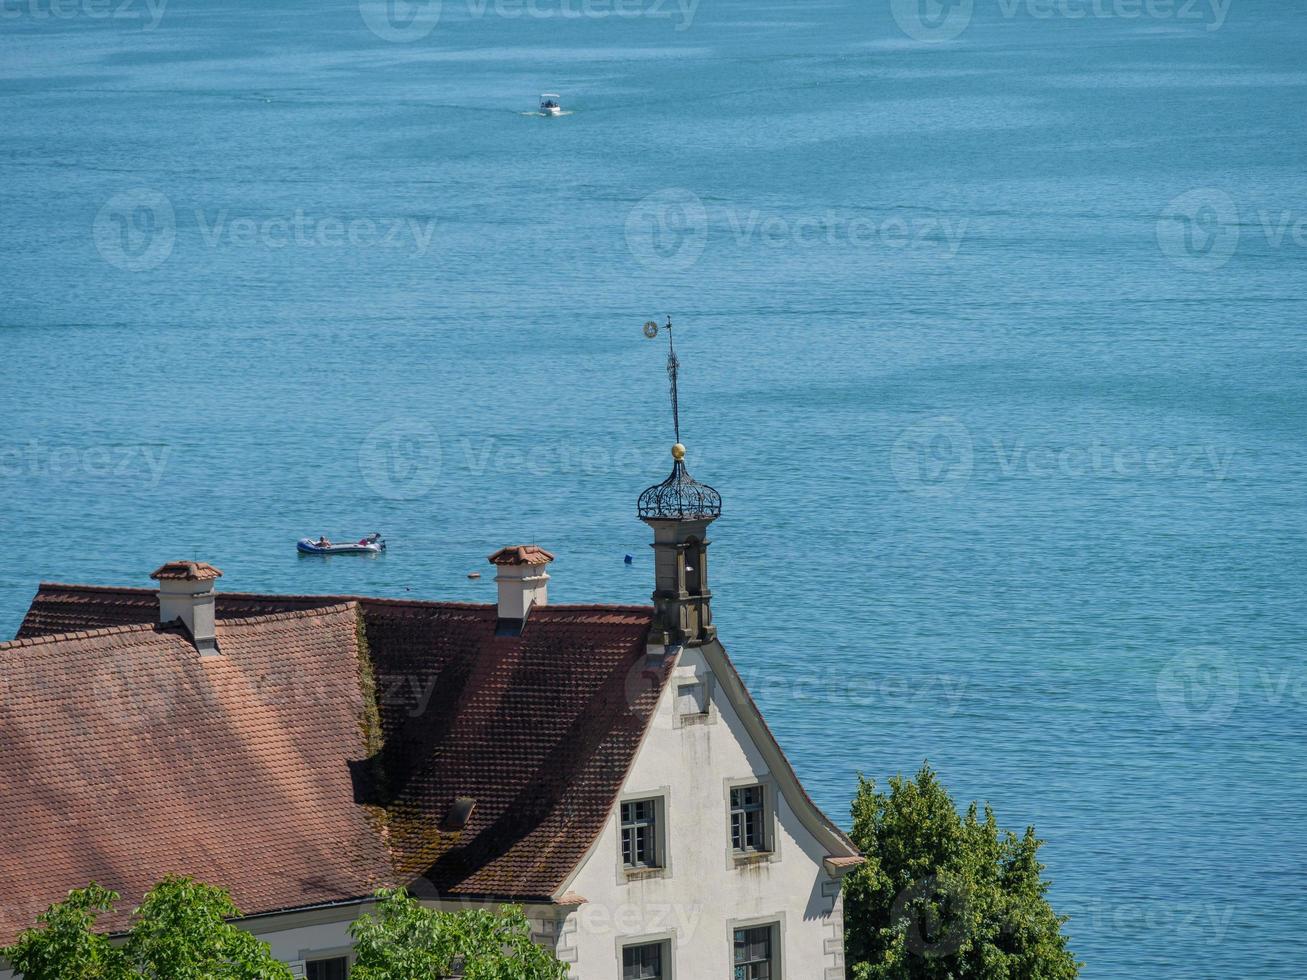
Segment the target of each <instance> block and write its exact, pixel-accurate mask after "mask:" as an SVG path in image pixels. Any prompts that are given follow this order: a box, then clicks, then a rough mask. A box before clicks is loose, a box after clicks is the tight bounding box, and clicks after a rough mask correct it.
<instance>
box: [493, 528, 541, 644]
mask: <svg viewBox="0 0 1307 980" xmlns="http://www.w3.org/2000/svg"><path fill="white" fill-rule="evenodd" d="M553 560H554V556H553V555H551V554H550V553H549V552H547V551H545V549H544V548H538V547H536V546H535V545H533V544H518V545H511V546H510V547H507V548H500V549H499V550H498V551H496V552H495V553H494V554H493V555H491V556H490V564H492V565H494V566H495V569H496V571H497V574H496V575H495V584H496V585H497V586H499V623H498V625H497V626H496V629H495V632H496V633H498V634H506V635H510V636H516V635H517V634H518V633H521V632H522V627H523V625H525V623H526V617H527V616H528V615H529V614H530V612H531V607H532V606H543V605H545V604H546V603H547V602H548V598H549V576H548V575H547V574H546V573H545V566H546V565H548V564H549V563H550V562H551V561H553Z"/></svg>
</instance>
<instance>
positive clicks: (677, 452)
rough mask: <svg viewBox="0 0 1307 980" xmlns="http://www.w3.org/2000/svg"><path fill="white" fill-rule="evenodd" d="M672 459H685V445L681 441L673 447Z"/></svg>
mask: <svg viewBox="0 0 1307 980" xmlns="http://www.w3.org/2000/svg"><path fill="white" fill-rule="evenodd" d="M672 459H678V460H679V459H685V447H684V446H682V445H681V444H680V443H679V442H678V443H677V444H676V445H675V446H673V447H672Z"/></svg>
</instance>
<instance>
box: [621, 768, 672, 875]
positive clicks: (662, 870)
mask: <svg viewBox="0 0 1307 980" xmlns="http://www.w3.org/2000/svg"><path fill="white" fill-rule="evenodd" d="M670 801H671V788H670V787H667V786H660V787H659V788H657V789H646V790H641V791H639V792H630V793H623V794H621V796H620V797H618V800H617V808H616V813H615V815H614V823H615V825H616V834H615V836H616V838H617V847H616V851H617V874H616V881H617V884H619V885H625V884H628V883H629V882H632V881H639V880H641V879H644V878H670V877H671V874H672V849H671V846H670V843H669V835H670V832H671V831H670V828H669V826H668V814H669V813H670V812H671V803H670ZM650 802H651V803H653V805H654V820H653V851H654V860H655V861H656V862H657V863H656V864H655V865H652V866H648V867H645V866H639V865H637V866H634V867H628V866H627V864H626V848H625V847H624V846H623V840H622V838H623V834H622V830H623V827H624V825H625V821H624V820H623V812H622V811H623V810H624V809H625V807H626V805H627V804H629V803H650Z"/></svg>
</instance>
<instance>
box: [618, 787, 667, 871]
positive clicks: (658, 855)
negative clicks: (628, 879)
mask: <svg viewBox="0 0 1307 980" xmlns="http://www.w3.org/2000/svg"><path fill="white" fill-rule="evenodd" d="M637 808H640V809H639V811H638V812H633V813H632V816H631V817H630V818H629V819H628V817H627V810H628V809H629V810H631V811H637ZM659 809H660V808H659V806H658V799H657V797H646V798H644V799H640V800H623V801H622V802H621V803H619V804H618V831H619V834H620V836H621V840H620V841H619V843H620V844H621V848H622V868H623V869H624V870H625V871H626V872H627V873H630V872H636V873H641V872H645V871H659V870H661V869H662V866H663V865H662V842H661V841H660V840H659V839H658V827H659V824H660V823H661V822H662V821H661V820H659V819H658V816H659V815H658V811H659ZM628 830H629V831H631V846H630V852H631V853H630V858H629V860H628V856H627V850H628V849H627V836H626V835H627V831H628ZM642 845H643V849H644V850H647V851H648V852H649V856H648V860H647V861H641V860H640V850H641V849H642Z"/></svg>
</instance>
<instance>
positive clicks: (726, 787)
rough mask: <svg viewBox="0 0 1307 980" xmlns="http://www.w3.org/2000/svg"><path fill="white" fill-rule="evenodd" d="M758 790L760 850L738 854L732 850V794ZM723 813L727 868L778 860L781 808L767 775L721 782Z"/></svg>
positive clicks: (737, 851) (771, 781)
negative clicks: (759, 797) (742, 790)
mask: <svg viewBox="0 0 1307 980" xmlns="http://www.w3.org/2000/svg"><path fill="white" fill-rule="evenodd" d="M751 787H761V789H762V811H761V817H760V818H759V820H758V826H759V828H760V829H761V833H762V836H763V840H762V848H761V849H759V850H737V849H736V847H735V820H734V816H735V807H734V800H733V794H734V792H735V791H736V790H741V789H749V788H751ZM722 803H723V806H722V809H723V810H724V811H725V823H726V866H727V867H728V868H738V867H740V866H741V865H749V864H754V863H757V862H768V863H770V862H775V861H779V860H780V859H781V835H780V821H779V818H778V817H777V812H778V808H779V806H780V796H779V790H778V789H777V786H776V781H775V780H774V779H773V778H772V776H771V774H770V773H765V774H762V775H758V774H755V775H752V776H747V777H741V778H739V779H727V780H723V790H722Z"/></svg>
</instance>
